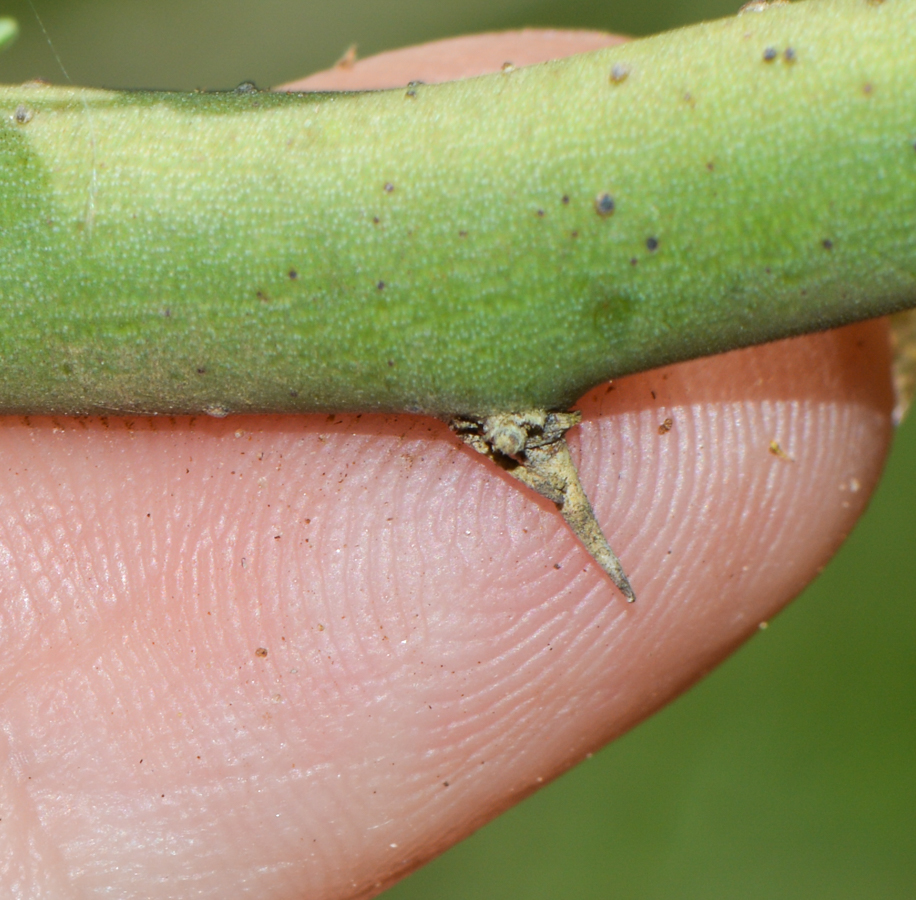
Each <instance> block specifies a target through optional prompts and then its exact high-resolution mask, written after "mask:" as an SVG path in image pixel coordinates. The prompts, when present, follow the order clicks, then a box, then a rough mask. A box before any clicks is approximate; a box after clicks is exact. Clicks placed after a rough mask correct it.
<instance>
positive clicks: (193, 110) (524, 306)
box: [0, 0, 916, 416]
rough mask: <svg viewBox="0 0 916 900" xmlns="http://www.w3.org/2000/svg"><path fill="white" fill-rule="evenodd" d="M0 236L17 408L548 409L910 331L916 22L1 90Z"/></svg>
mask: <svg viewBox="0 0 916 900" xmlns="http://www.w3.org/2000/svg"><path fill="white" fill-rule="evenodd" d="M611 201H613V202H612V203H611ZM0 226H2V233H0V316H2V327H0V410H3V411H22V412H61V413H77V412H93V411H96V412H97V411H119V412H120V411H123V412H161V413H177V412H199V411H210V412H215V413H221V412H230V411H243V410H249V411H316V410H329V411H330V410H334V411H343V410H408V411H417V412H427V413H432V414H436V415H442V416H451V415H454V414H466V415H478V416H479V415H484V414H487V413H493V412H499V411H518V410H524V409H529V408H547V409H563V408H567V407H569V406H570V405H571V404H572V403H573V402H574V401H575V399H576V398H577V397H578V396H580V395H581V394H582V393H584V392H585V391H586V390H587V389H588V388H590V387H592V386H593V385H595V384H598V383H600V382H602V381H605V380H607V379H608V378H612V377H616V376H619V375H623V374H626V373H628V372H634V371H638V370H642V369H647V368H651V367H654V366H658V365H661V364H665V363H669V362H672V361H675V360H680V359H686V358H689V357H693V356H698V355H705V354H710V353H716V352H720V351H723V350H727V349H731V348H734V347H738V346H744V345H747V344H751V343H759V342H762V341H767V340H772V339H775V338H779V337H783V336H787V335H791V334H797V333H800V332H803V331H808V330H817V329H822V328H827V327H832V326H835V325H840V324H844V323H846V322H850V321H853V320H854V319H858V318H866V317H870V316H875V315H880V314H883V313H887V312H891V311H894V310H899V309H903V308H906V307H909V306H913V305H916V0H886V2H883V3H874V2H868V0H807V2H804V3H799V4H796V5H791V6H774V7H771V8H769V9H767V10H766V11H763V12H753V13H747V14H745V15H742V16H739V17H737V18H734V19H729V20H722V21H720V22H714V23H709V24H704V25H699V26H694V27H691V28H687V29H683V30H680V31H676V32H671V33H669V34H664V35H660V36H658V37H654V38H650V39H647V40H643V41H637V42H633V43H631V44H627V45H625V46H623V47H618V48H614V49H611V50H607V51H601V52H598V53H594V54H587V55H584V56H580V57H573V58H570V59H568V60H562V61H558V62H554V63H549V64H546V65H543V66H535V67H531V68H530V69H519V70H514V71H508V72H504V73H501V74H498V75H495V76H489V77H485V78H479V79H474V80H472V81H468V82H459V83H454V84H447V85H440V86H422V85H419V86H415V87H412V88H410V89H409V90H408V89H403V90H396V91H386V92H378V93H365V94H338V95H333V94H318V95H275V94H264V93H244V92H243V93H234V94H224V95H207V94H155V93H115V92H103V91H95V90H82V89H68V88H57V87H49V86H42V85H26V86H22V87H14V88H3V89H2V90H0Z"/></svg>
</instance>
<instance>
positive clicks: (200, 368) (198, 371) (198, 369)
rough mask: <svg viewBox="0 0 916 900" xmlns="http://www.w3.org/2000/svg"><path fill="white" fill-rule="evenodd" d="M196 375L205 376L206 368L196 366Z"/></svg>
mask: <svg viewBox="0 0 916 900" xmlns="http://www.w3.org/2000/svg"><path fill="white" fill-rule="evenodd" d="M197 374H198V375H206V374H207V370H206V368H205V367H204V366H198V368H197Z"/></svg>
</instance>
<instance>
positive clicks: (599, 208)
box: [595, 193, 616, 219]
mask: <svg viewBox="0 0 916 900" xmlns="http://www.w3.org/2000/svg"><path fill="white" fill-rule="evenodd" d="M615 208H616V204H615V203H614V198H613V197H612V196H611V195H610V194H608V193H602V194H598V196H597V197H595V212H597V213H598V215H599V216H601V217H602V218H604V219H606V218H607V217H608V216H610V215H613V213H614V209H615Z"/></svg>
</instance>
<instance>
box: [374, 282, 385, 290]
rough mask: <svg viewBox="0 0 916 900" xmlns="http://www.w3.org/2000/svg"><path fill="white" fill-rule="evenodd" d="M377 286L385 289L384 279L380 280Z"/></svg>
mask: <svg viewBox="0 0 916 900" xmlns="http://www.w3.org/2000/svg"><path fill="white" fill-rule="evenodd" d="M376 287H377V288H378V289H379V290H380V291H383V290H385V282H384V281H380V282H379V283H378V284H377V285H376Z"/></svg>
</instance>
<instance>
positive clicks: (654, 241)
mask: <svg viewBox="0 0 916 900" xmlns="http://www.w3.org/2000/svg"><path fill="white" fill-rule="evenodd" d="M646 249H647V250H649V251H651V252H654V251H656V250H658V238H654V237H647V238H646Z"/></svg>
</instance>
